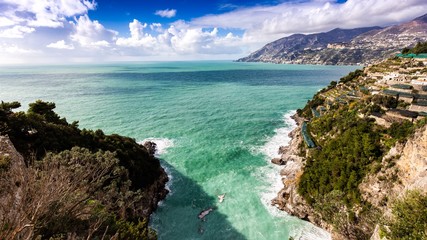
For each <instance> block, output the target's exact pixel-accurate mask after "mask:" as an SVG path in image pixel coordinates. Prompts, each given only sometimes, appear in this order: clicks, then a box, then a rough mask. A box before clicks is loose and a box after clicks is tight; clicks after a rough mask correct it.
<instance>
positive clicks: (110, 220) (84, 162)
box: [0, 101, 168, 239]
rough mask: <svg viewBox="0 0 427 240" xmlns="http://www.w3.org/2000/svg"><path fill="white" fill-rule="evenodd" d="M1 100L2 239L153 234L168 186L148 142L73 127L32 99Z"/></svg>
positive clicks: (147, 236)
mask: <svg viewBox="0 0 427 240" xmlns="http://www.w3.org/2000/svg"><path fill="white" fill-rule="evenodd" d="M19 106H20V104H19V103H17V102H13V103H5V102H1V104H0V193H1V194H0V195H1V196H0V238H1V239H21V238H23V239H24V238H25V239H27V238H28V239H31V238H41V239H49V238H52V237H54V238H55V239H70V238H71V239H92V238H105V237H107V238H114V239H155V238H156V234H155V232H154V231H153V230H151V229H150V228H149V227H148V221H149V217H150V215H151V213H152V212H153V211H154V210H155V209H156V208H157V204H158V202H159V201H160V200H162V199H164V197H165V196H166V194H167V193H168V191H167V190H166V189H165V184H166V182H167V181H168V177H167V174H166V173H165V171H164V169H163V168H162V167H161V166H160V162H159V160H158V159H156V158H155V157H154V152H155V147H156V146H155V144H154V143H146V144H145V145H144V146H142V145H139V144H138V143H136V142H135V140H134V139H131V138H127V137H123V136H119V135H105V134H104V133H103V132H102V131H101V130H97V131H91V130H86V129H83V130H81V129H79V128H78V126H77V122H74V123H72V124H69V123H68V122H67V121H66V120H65V118H60V117H59V116H58V115H57V114H56V113H55V112H54V111H53V109H54V108H55V105H54V104H53V103H47V102H43V101H36V102H35V103H32V104H30V108H29V110H28V111H27V112H26V113H25V112H14V111H13V109H16V108H18V107H19Z"/></svg>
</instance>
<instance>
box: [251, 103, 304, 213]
mask: <svg viewBox="0 0 427 240" xmlns="http://www.w3.org/2000/svg"><path fill="white" fill-rule="evenodd" d="M295 112H296V111H294V110H293V111H289V112H286V113H285V114H283V118H282V119H283V123H284V126H283V127H280V128H278V129H276V130H275V131H274V132H275V134H274V135H273V136H272V137H270V138H268V139H267V142H266V143H265V144H264V146H262V147H261V148H260V149H259V151H260V152H261V153H262V154H264V155H265V160H266V161H268V162H270V160H271V159H272V158H276V157H280V154H279V148H280V147H281V146H286V145H288V144H289V142H290V140H291V138H290V137H289V133H290V132H291V131H292V130H293V129H294V128H295V127H296V126H297V125H296V122H295V121H294V120H293V119H292V118H291V116H292V115H294V114H295ZM280 169H281V167H280V166H277V165H274V164H268V165H267V166H266V167H263V168H261V169H260V172H259V173H258V174H260V175H259V176H258V177H259V178H261V179H264V181H266V182H267V183H268V186H267V187H266V189H265V190H264V191H263V192H262V193H261V201H262V203H263V204H264V206H265V207H266V209H267V210H268V211H269V212H270V214H271V215H273V216H276V217H285V216H287V214H286V213H285V212H283V211H280V210H279V209H277V208H276V207H275V206H272V205H271V200H272V199H273V198H275V197H276V196H277V193H278V192H279V191H280V190H281V189H282V188H283V183H282V177H281V175H280Z"/></svg>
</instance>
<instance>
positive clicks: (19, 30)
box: [0, 25, 36, 38]
mask: <svg viewBox="0 0 427 240" xmlns="http://www.w3.org/2000/svg"><path fill="white" fill-rule="evenodd" d="M35 30H36V29H35V28H32V27H27V26H20V25H16V26H13V27H11V28H7V29H4V30H0V38H23V37H24V36H25V35H26V34H29V33H32V32H34V31H35Z"/></svg>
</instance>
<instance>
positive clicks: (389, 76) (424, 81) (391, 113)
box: [307, 54, 427, 145]
mask: <svg viewBox="0 0 427 240" xmlns="http://www.w3.org/2000/svg"><path fill="white" fill-rule="evenodd" d="M375 95H379V96H391V97H394V99H395V101H396V103H397V105H396V106H393V104H392V105H390V106H387V104H385V105H380V107H381V109H378V110H379V111H372V112H370V114H369V117H371V118H374V119H375V121H376V123H377V124H379V125H382V126H384V127H390V125H391V123H393V122H396V121H402V120H409V121H414V120H416V119H421V118H423V117H426V116H427V54H420V55H417V56H412V57H407V56H404V57H403V56H396V57H395V58H391V59H388V60H386V61H384V62H381V63H378V64H372V65H370V66H367V67H366V68H365V69H364V71H363V74H361V76H359V77H358V80H357V81H354V82H352V83H351V84H346V83H343V82H340V83H338V84H337V85H336V87H335V88H332V89H329V90H327V91H325V92H323V93H321V94H320V96H321V97H323V98H324V99H325V103H324V104H322V105H319V106H317V107H316V108H312V109H311V111H312V114H313V116H314V117H318V116H321V115H322V114H324V113H326V112H327V111H328V109H330V108H331V107H332V105H333V104H336V103H338V104H350V102H351V101H352V100H356V99H363V98H364V97H367V96H375ZM372 104H374V103H372ZM363 117H365V116H363ZM307 144H308V145H311V143H310V142H307Z"/></svg>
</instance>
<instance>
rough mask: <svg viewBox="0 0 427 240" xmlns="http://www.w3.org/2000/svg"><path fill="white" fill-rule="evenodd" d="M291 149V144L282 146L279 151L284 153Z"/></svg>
mask: <svg viewBox="0 0 427 240" xmlns="http://www.w3.org/2000/svg"><path fill="white" fill-rule="evenodd" d="M288 150H289V146H280V148H279V151H278V153H279V154H284V153H286V152H287V151H288Z"/></svg>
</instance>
